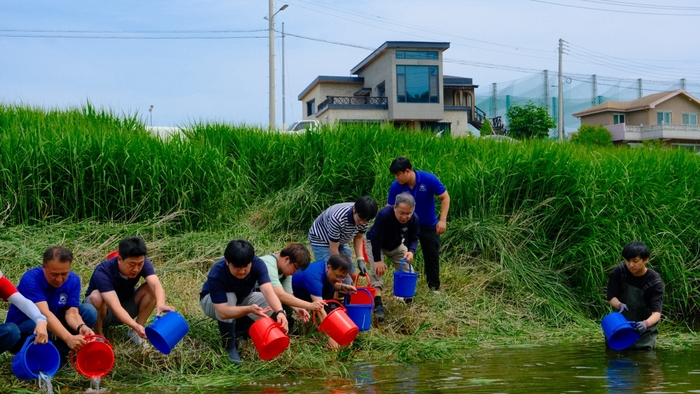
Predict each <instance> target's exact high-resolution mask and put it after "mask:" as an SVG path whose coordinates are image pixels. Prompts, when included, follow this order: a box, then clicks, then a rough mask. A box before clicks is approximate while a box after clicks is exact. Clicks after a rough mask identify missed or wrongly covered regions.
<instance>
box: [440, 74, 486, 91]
mask: <svg viewBox="0 0 700 394" xmlns="http://www.w3.org/2000/svg"><path fill="white" fill-rule="evenodd" d="M442 84H443V85H444V86H445V87H446V88H477V87H479V85H474V83H473V82H472V79H471V78H465V77H455V76H452V75H443V76H442Z"/></svg>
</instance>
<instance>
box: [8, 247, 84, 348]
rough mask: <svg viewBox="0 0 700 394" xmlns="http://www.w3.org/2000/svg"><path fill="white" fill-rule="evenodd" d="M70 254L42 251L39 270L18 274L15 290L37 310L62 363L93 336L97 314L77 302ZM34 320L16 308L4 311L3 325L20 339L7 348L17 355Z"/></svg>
mask: <svg viewBox="0 0 700 394" xmlns="http://www.w3.org/2000/svg"><path fill="white" fill-rule="evenodd" d="M72 263H73V252H71V251H70V250H69V249H67V248H64V247H62V246H54V247H51V248H48V249H46V251H45V252H44V258H43V262H42V264H41V267H36V268H32V269H30V270H29V271H27V272H25V273H24V275H22V278H21V279H20V280H19V285H17V290H19V292H20V293H21V294H22V295H23V296H25V297H26V298H27V299H29V300H30V301H31V302H33V303H34V305H36V307H37V308H39V311H40V312H41V314H42V315H44V317H46V321H47V322H48V328H49V331H50V339H51V340H52V341H53V343H54V345H55V346H56V348H57V349H58V352H59V354H60V355H61V357H62V358H63V359H64V360H65V358H66V357H67V356H68V353H69V352H70V351H71V350H72V349H75V350H79V349H80V348H81V347H83V345H85V337H86V336H88V335H94V332H93V331H92V327H93V326H94V325H95V320H96V319H97V311H96V310H95V307H93V306H92V305H85V304H81V303H80V288H81V285H80V277H79V276H78V275H77V274H76V273H75V272H71V265H72ZM37 321H39V320H32V319H31V318H30V317H29V316H27V315H25V314H24V313H23V311H22V310H20V309H19V308H18V307H17V306H16V305H14V304H13V305H12V306H10V310H9V311H8V312H7V319H6V322H7V323H14V324H16V325H17V327H18V328H19V332H20V340H19V341H18V342H17V343H16V344H15V346H14V347H13V348H12V349H10V351H11V352H12V353H18V352H19V351H20V350H21V348H22V345H23V343H24V341H25V340H26V338H27V337H29V336H30V335H31V334H32V333H34V332H35V331H36V329H37Z"/></svg>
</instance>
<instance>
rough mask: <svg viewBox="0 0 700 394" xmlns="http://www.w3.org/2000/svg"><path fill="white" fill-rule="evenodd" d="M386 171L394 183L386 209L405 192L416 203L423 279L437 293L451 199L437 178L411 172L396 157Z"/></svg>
mask: <svg viewBox="0 0 700 394" xmlns="http://www.w3.org/2000/svg"><path fill="white" fill-rule="evenodd" d="M389 171H390V172H391V173H392V174H393V175H394V178H396V180H395V181H394V182H393V183H392V184H391V187H390V188H389V198H388V200H387V203H388V205H394V203H395V199H396V196H397V195H398V194H399V193H404V192H408V193H410V194H411V195H412V196H413V198H414V199H415V200H416V210H415V212H416V215H417V216H418V219H419V222H420V234H419V236H418V239H419V241H420V246H421V252H422V253H423V263H424V264H425V268H424V270H425V276H426V279H427V281H428V287H429V288H430V290H433V291H435V292H438V290H439V289H440V235H441V234H444V233H445V230H446V229H447V213H448V212H449V210H450V195H449V194H447V188H446V187H445V185H443V184H442V182H440V179H438V177H437V176H435V175H433V174H431V173H430V172H427V171H418V170H416V171H414V170H413V166H412V165H411V161H410V160H408V159H407V158H405V157H397V158H396V159H394V161H392V162H391V165H390V166H389ZM436 196H437V198H438V199H439V200H440V218H439V219H438V217H437V215H436V214H435V197H436Z"/></svg>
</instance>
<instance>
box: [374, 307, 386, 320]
mask: <svg viewBox="0 0 700 394" xmlns="http://www.w3.org/2000/svg"><path fill="white" fill-rule="evenodd" d="M374 317H376V318H377V321H378V322H380V323H381V322H383V321H384V318H385V316H384V305H381V304H380V305H375V306H374Z"/></svg>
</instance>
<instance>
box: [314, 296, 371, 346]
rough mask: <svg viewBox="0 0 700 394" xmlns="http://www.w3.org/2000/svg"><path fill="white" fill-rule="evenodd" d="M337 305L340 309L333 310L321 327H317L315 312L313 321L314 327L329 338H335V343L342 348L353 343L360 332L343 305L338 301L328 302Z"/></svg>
mask: <svg viewBox="0 0 700 394" xmlns="http://www.w3.org/2000/svg"><path fill="white" fill-rule="evenodd" d="M333 302H334V303H336V304H338V305H339V307H338V308H335V309H333V310H332V311H330V313H328V315H327V316H326V318H325V319H323V321H322V322H321V326H320V327H319V326H318V325H316V312H317V311H314V315H313V319H314V326H316V328H317V329H318V330H319V331H321V332H325V333H326V334H328V336H329V337H331V338H333V340H334V341H336V342H338V345H340V346H346V345H349V344H350V343H352V341H354V340H355V338H356V337H357V334H358V333H359V332H360V329H359V328H357V324H355V323H354V322H353V321H352V319H350V317H349V316H348V314H347V313H346V310H345V307H343V304H341V303H340V302H338V301H336V300H326V303H333Z"/></svg>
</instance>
